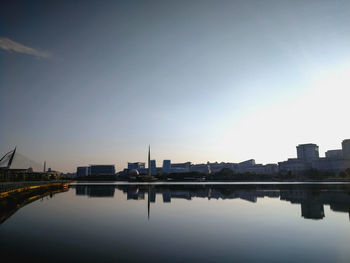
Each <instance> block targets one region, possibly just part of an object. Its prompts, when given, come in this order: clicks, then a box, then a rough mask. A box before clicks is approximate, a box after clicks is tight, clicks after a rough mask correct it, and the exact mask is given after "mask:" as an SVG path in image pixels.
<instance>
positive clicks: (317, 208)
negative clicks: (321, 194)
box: [301, 200, 324, 219]
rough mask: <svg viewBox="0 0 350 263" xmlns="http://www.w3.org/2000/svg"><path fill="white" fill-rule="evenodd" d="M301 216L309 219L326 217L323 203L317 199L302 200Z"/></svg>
mask: <svg viewBox="0 0 350 263" xmlns="http://www.w3.org/2000/svg"><path fill="white" fill-rule="evenodd" d="M301 216H302V217H304V218H308V219H322V218H324V210H323V204H322V203H321V202H318V201H317V200H303V201H302V202H301Z"/></svg>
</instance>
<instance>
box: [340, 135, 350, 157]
mask: <svg viewBox="0 0 350 263" xmlns="http://www.w3.org/2000/svg"><path fill="white" fill-rule="evenodd" d="M342 149H343V158H344V159H350V139H347V140H344V141H343V142H342Z"/></svg>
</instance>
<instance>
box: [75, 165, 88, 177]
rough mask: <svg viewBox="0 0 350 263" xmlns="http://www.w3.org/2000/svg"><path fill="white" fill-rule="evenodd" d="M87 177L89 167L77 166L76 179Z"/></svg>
mask: <svg viewBox="0 0 350 263" xmlns="http://www.w3.org/2000/svg"><path fill="white" fill-rule="evenodd" d="M85 176H89V167H88V166H79V167H77V177H85Z"/></svg>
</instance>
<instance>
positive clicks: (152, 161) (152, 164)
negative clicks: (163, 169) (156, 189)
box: [150, 160, 157, 175]
mask: <svg viewBox="0 0 350 263" xmlns="http://www.w3.org/2000/svg"><path fill="white" fill-rule="evenodd" d="M150 164H151V175H155V174H157V165H156V160H151V161H150Z"/></svg>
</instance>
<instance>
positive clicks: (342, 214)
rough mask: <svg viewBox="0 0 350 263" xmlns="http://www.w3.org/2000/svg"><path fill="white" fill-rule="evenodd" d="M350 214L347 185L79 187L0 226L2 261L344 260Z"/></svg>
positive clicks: (349, 253) (26, 208) (45, 199)
mask: <svg viewBox="0 0 350 263" xmlns="http://www.w3.org/2000/svg"><path fill="white" fill-rule="evenodd" d="M0 209H4V208H1V206H0ZM349 209H350V185H349V184H230V185H225V184H177V185H171V184H165V185H164V184H153V185H148V184H143V185H135V184H134V185H129V184H122V185H116V184H107V183H104V184H77V185H73V186H72V187H71V188H70V190H69V191H68V192H63V193H58V194H55V195H53V196H51V197H50V196H45V197H43V198H42V199H40V200H37V201H34V202H32V203H30V204H28V205H26V206H24V207H22V208H21V209H19V210H17V212H15V213H14V214H12V215H11V216H10V217H8V218H7V219H6V220H5V221H3V223H2V224H1V225H0V237H1V238H0V255H1V257H2V259H3V260H4V262H15V261H18V260H24V259H25V260H27V261H28V260H30V261H37V262H234V261H235V262H349V258H350V250H349V246H350V245H349V244H350V224H349V223H350V222H349ZM2 212H3V211H2Z"/></svg>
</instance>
